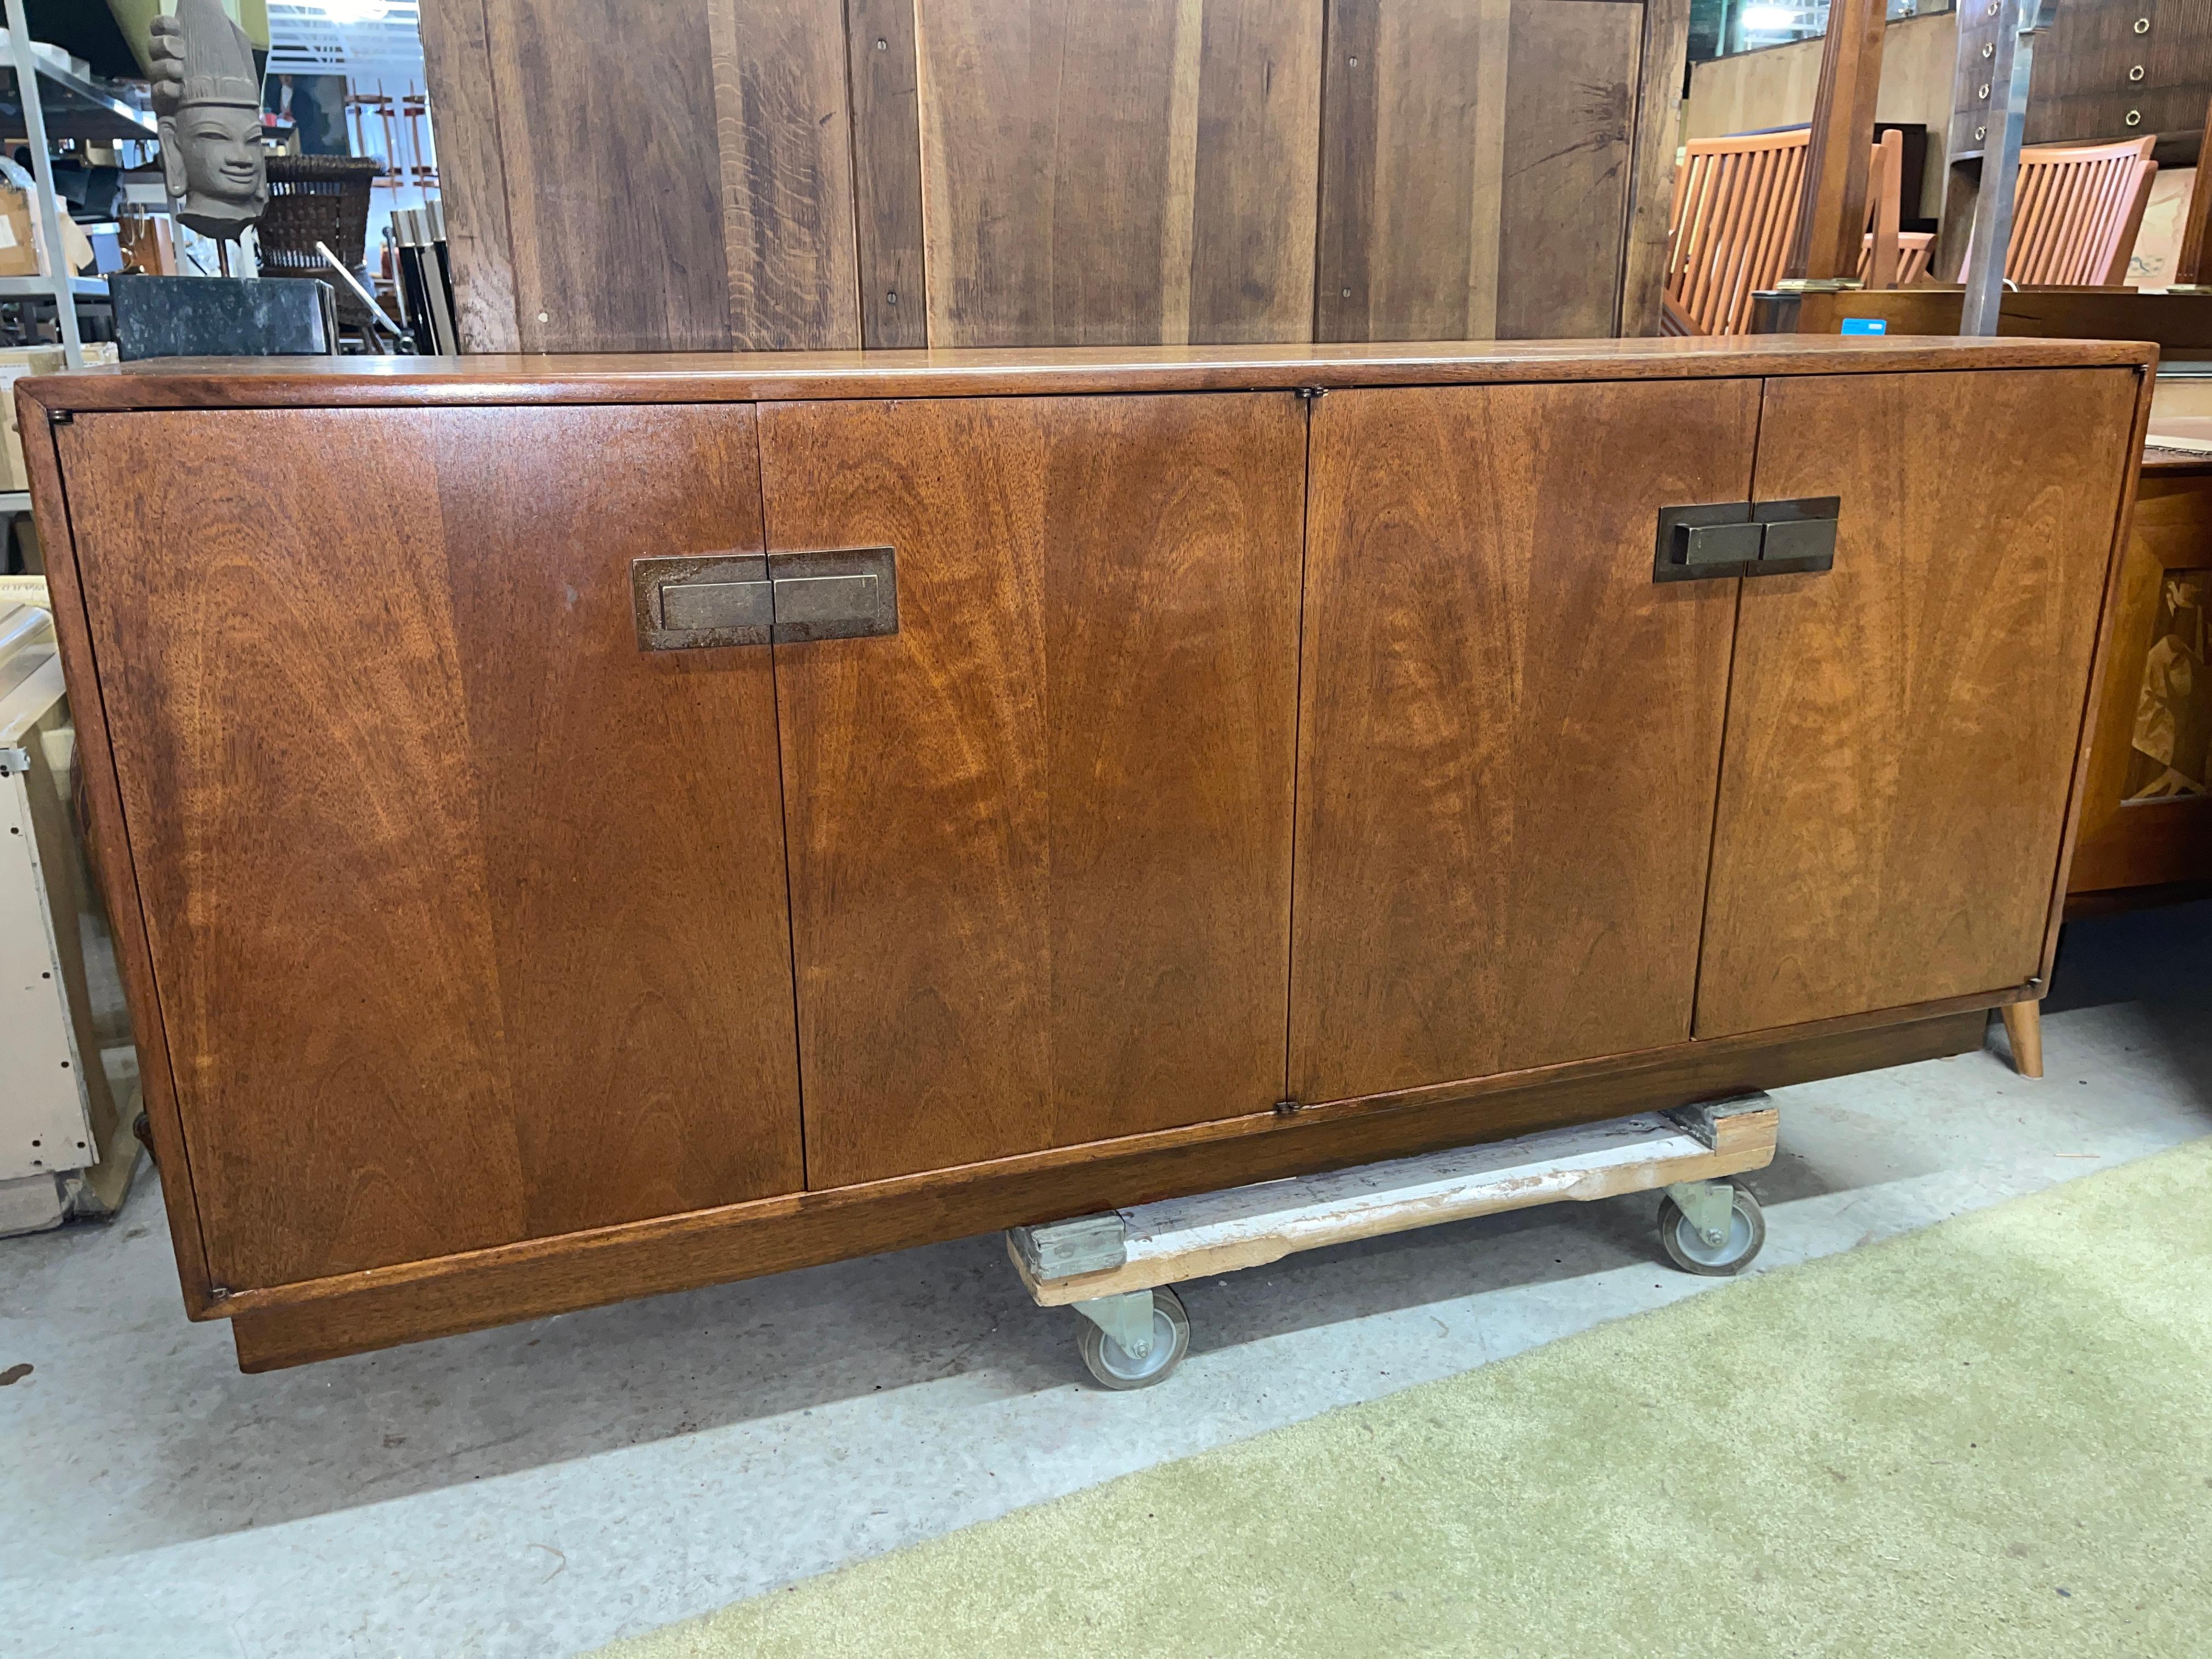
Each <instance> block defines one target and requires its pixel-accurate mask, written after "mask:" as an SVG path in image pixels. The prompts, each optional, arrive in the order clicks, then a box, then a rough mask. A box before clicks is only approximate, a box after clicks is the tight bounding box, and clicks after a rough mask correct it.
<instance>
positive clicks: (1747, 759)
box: [1698, 370, 2137, 1037]
mask: <svg viewBox="0 0 2212 1659" xmlns="http://www.w3.org/2000/svg"><path fill="white" fill-rule="evenodd" d="M2136 384H2137V381H2136V375H2134V374H2130V373H2127V372H2124V371H2099V370H2055V371H2051V372H2047V373H2008V374H1981V375H1973V376H1968V375H1963V374H1911V375H1895V376H1882V377H1877V378H1873V379H1869V380H1854V381H1851V382H1848V383H1846V382H1841V381H1832V380H1775V381H1769V382H1768V384H1767V389H1766V396H1765V412H1764V415H1763V416H1762V421H1761V426H1760V433H1759V470H1758V484H1757V489H1758V496H1759V499H1761V500H1784V499H1789V498H1792V497H1796V496H1811V495H1839V496H1840V497H1841V498H1842V501H1843V513H1842V520H1841V525H1840V527H1839V530H1838V538H1837V548H1836V562H1835V568H1834V569H1832V570H1830V571H1826V572H1823V573H1820V574H1810V575H1801V576H1772V577H1762V578H1759V579H1758V580H1753V581H1748V582H1747V583H1745V584H1744V592H1743V601H1742V609H1741V623H1740V626H1739V629H1738V632H1737V640H1736V651H1735V671H1734V675H1733V679H1732V684H1731V690H1730V694H1729V729H1728V746H1727V759H1726V763H1725V765H1724V767H1723V775H1722V783H1721V798H1720V811H1719V817H1718V821H1717V825H1716V829H1715V836H1714V853H1713V880H1712V896H1711V905H1710V909H1709V913H1708V917H1707V921H1706V928H1705V951H1704V965H1703V969H1702V976H1701V979H1700V981H1699V994H1698V1035H1699V1036H1701V1037H1705V1036H1723V1035H1726V1034H1729V1033H1732V1032H1742V1031H1753V1030H1764V1029H1766V1028H1768V1027H1772V1026H1781V1025H1788V1024H1794V1023H1796V1022H1798V1021H1801V1020H1808V1019H1820V1018H1828V1017H1830V1016H1833V1015H1842V1014H1849V1013H1854V1012H1861V1011H1864V1010H1872V1009H1881V1008H1892V1007H1899V1006H1905V1005H1907V1004H1911V1003H1917V1002H1922V1001H1926V1000H1933V999H1936V998H1940V997H1948V996H1954V995H1965V994H1971V993H1979V992H1984V991H1988V990H1991V989H1995V988H1997V987H2004V986H2008V985H2010V986H2017V985H2021V984H2022V983H2024V982H2025V981H2027V979H2028V978H2029V977H2031V976H2032V975H2037V974H2039V973H2040V972H2041V971H2042V969H2041V967H2040V965H2039V964H2040V963H2041V961H2042V957H2043V951H2044V943H2045V924H2046V921H2047V920H2048V918H2049V915H2050V913H2051V903H2052V898H2053V885H2054V883H2055V880H2056V878H2057V860H2058V853H2059V842H2060V836H2061V833H2062V831H2063V827H2064V823H2065V817H2066V811H2067V798H2068V789H2069V779H2070V778H2071V777H2072V776H2073V774H2074V769H2075V756H2076V753H2077V745H2078V744H2079V743H2080V741H2081V737H2082V720H2083V709H2084V705H2085V702H2086V696H2087V686H2088V677H2089V664H2090V659H2091V654H2092V652H2093V649H2094V647H2095V642H2096V637H2097V629H2098V618H2099V616H2100V611H2102V609H2103V605H2104V599H2105V590H2106V572H2107V568H2108V561H2109V558H2110V555H2111V550H2112V536H2113V530H2114V518H2115V515H2116V513H2117V512H2118V505H2119V499H2120V491H2121V489H2122V487H2123V483H2124V477H2125V474H2126V472H2127V471H2128V469H2129V467H2130V465H2131V464H2132V459H2133V458H2132V456H2131V455H2130V454H2129V453H2127V452H2128V450H2129V448H2130V440H2129V435H2130V432H2131V431H2132V429H2133V422H2134V416H2135V405H2136ZM2060 431H2063V432H2064V433H2065V434H2066V438H2067V441H2065V442H2064V443H2063V444H2049V443H2046V444H2033V445H2020V444H2008V443H1994V442H1991V441H1990V435H1991V434H1995V433H2022V432H2060ZM1903 432H1911V433H1915V434H1917V435H1918V436H1917V439H1916V441H1913V442H1911V443H1909V444H1899V442H1898V441H1896V438H1897V435H1898V434H1899V433H1903Z"/></svg>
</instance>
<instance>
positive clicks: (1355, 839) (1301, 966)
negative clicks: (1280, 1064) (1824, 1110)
mask: <svg viewBox="0 0 2212 1659" xmlns="http://www.w3.org/2000/svg"><path fill="white" fill-rule="evenodd" d="M1758 426H1759V382H1758V381H1756V380H1713V381H1707V382H1704V383H1702V384H1699V385H1697V386H1498V387H1487V386H1482V387H1478V386H1468V387H1457V388H1449V389H1427V390H1413V389H1406V390H1389V391H1364V392H1344V393H1341V394H1333V395H1331V396H1329V397H1328V398H1323V399H1322V401H1321V403H1320V404H1319V405H1318V406H1317V407H1316V411H1315V415H1314V429H1313V448H1312V462H1311V475H1310V486H1309V489H1310V503H1311V505H1310V519H1309V531H1308V534H1309V550H1308V555H1307V568H1306V582H1307V611H1306V627H1305V671H1304V678H1303V681H1302V699H1301V702H1302V708H1301V714H1300V720H1299V736H1300V749H1301V755H1300V771H1299V779H1298V842H1297V846H1298V871H1297V908H1296V915H1297V941H1296V945H1295V947H1294V949H1293V952H1292V957H1293V962H1294V969H1293V977H1292V982H1291V1094H1292V1095H1293V1097H1296V1098H1297V1099H1301V1100H1333V1099H1337V1098H1340V1097H1345V1096H1349V1095H1364V1094H1376V1093H1380V1092H1383V1091H1387V1090H1391V1089H1399V1088H1405V1087H1408V1086H1411V1085H1416V1084H1419V1083H1423V1082H1427V1081H1430V1080H1432V1079H1437V1078H1443V1077H1478V1076H1481V1075H1484V1074H1486V1073H1491V1072H1504V1071H1514V1070H1518V1069H1521V1068H1522V1067H1525V1066H1536V1065H1542V1064H1546V1063H1548V1062H1551V1061H1554V1060H1575V1059H1580V1058H1583V1057H1584V1056H1586V1055H1589V1054H1605V1053H1618V1052H1620V1051H1621V1050H1623V1049H1631V1048H1655V1047H1657V1046H1660V1045H1662V1044H1664V1043H1668V1042H1680V1041H1682V1040H1684V1039H1686V1037H1688V1036H1689V1035H1690V1006H1691V1000H1692V994H1693V991H1694V988H1695V986H1696V983H1697V975H1698V934H1699V925H1700V921H1701V919H1702V916H1703V914H1704V910H1705V854H1706V849H1707V848H1708V846H1709V845H1710V843H1711V830H1712V813H1713V793H1712V777H1713V774H1714V771H1715V769H1716V768H1717V766H1718V764H1719V761H1720V744H1721V721H1722V716H1723V710H1724V708H1726V705H1727V702H1728V677H1729V640H1730V637H1731V635H1733V634H1734V632H1735V601H1736V592H1735V590H1736V583H1735V581H1734V580H1723V581H1700V582H1668V583H1656V582H1654V581H1653V580H1651V545H1652V520H1653V518H1654V515H1655V513H1656V506H1655V504H1656V503H1660V502H1671V501H1743V500H1746V499H1748V497H1749V495H1750V489H1751V471H1752V445H1753V438H1754V436H1755V435H1756V433H1757V431H1758Z"/></svg>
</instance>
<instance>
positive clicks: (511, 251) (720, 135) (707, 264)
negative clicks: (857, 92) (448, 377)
mask: <svg viewBox="0 0 2212 1659" xmlns="http://www.w3.org/2000/svg"><path fill="white" fill-rule="evenodd" d="M475 3H477V0H441V6H443V7H451V8H453V9H456V10H459V11H461V12H464V13H465V11H466V9H468V8H469V7H470V6H471V5H472V4H475ZM481 5H482V10H483V19H484V30H483V46H481V48H478V47H477V46H476V44H475V38H474V36H473V35H472V33H471V32H470V31H468V30H467V29H466V28H465V27H460V26H459V25H458V24H456V23H453V22H441V24H440V25H438V26H437V27H433V28H431V29H429V30H428V32H427V33H426V41H427V42H428V45H429V46H431V47H432V48H433V51H432V53H431V56H430V58H429V62H428V67H429V70H430V73H431V76H432V80H433V86H434V90H435V94H436V102H437V107H438V110H439V120H440V126H439V131H440V135H441V143H440V163H441V167H446V168H447V169H449V170H451V171H453V173H454V175H455V185H456V195H457V197H459V200H460V203H461V204H463V206H464V208H465V219H466V221H467V223H466V224H465V229H466V230H467V231H468V232H469V233H470V237H471V240H469V241H467V242H466V243H465V244H464V245H463V246H461V247H459V249H457V256H458V257H459V258H462V259H463V261H464V264H463V268H462V270H461V273H460V278H461V279H460V281H459V295H457V302H458V303H459V305H460V307H461V309H462V311H463V313H464V314H465V315H466V316H469V317H471V318H472V319H481V318H482V316H483V313H485V311H486V309H487V307H488V306H489V305H491V304H493V303H495V301H496V300H497V299H499V298H501V297H505V295H506V294H507V288H511V299H509V300H508V303H510V304H511V305H512V307H513V311H514V314H515V331H514V338H515V340H516V341H517V342H519V343H520V348H521V349H523V350H526V351H682V350H709V351H711V350H725V349H730V348H732V347H735V348H737V349H752V350H794V349H836V348H839V347H849V346H857V345H859V344H860V296H859V288H858V256H857V254H856V252H855V247H854V235H855V231H854V199H853V168H852V139H851V132H850V121H849V111H848V93H847V88H846V61H845V59H846V52H845V31H844V13H843V8H842V3H841V0H680V3H674V0H671V3H664V4H655V5H650V6H635V5H623V4H621V3H619V0H561V3H558V4H555V3H550V0H481ZM463 21H472V20H469V19H464V20H463ZM478 79H482V80H488V81H489V84H490V86H491V87H492V88H494V89H495V94H496V97H495V100H494V101H493V102H492V103H491V104H490V105H489V106H486V105H485V102H484V100H483V99H482V98H480V97H478V96H477V95H476V94H473V93H472V92H471V91H469V90H468V89H467V88H468V87H469V85H470V83H471V81H472V80H478ZM495 190H496V191H498V192H500V197H501V204H502V206H503V210H504V224H503V226H502V225H500V224H497V223H495V216H493V215H492V214H490V213H489V212H487V211H485V210H483V207H482V206H481V205H480V204H483V203H484V202H485V201H486V200H487V199H488V198H489V195H490V193H491V192H492V191H495ZM502 232H503V234H504V235H505V237H506V239H507V246H505V247H504V248H499V247H496V246H492V245H491V244H490V243H489V241H488V240H485V239H488V238H489V237H491V236H493V235H495V234H501V233H502ZM501 253H504V254H505V255H506V256H507V258H508V260H509V261H510V262H511V266H512V270H511V273H502V272H501V270H499V269H498V256H499V255H500V254H501ZM503 275H508V276H511V283H509V284H508V285H507V288H502V285H501V276H503ZM479 285H483V287H484V288H485V289H486V290H487V291H484V292H472V291H471V290H476V289H478V288H479ZM475 326H477V328H478V329H479V330H481V329H482V328H483V323H482V322H481V320H479V321H478V322H477V323H476V325H475Z"/></svg>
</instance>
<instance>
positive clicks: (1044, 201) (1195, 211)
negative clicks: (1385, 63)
mask: <svg viewBox="0 0 2212 1659" xmlns="http://www.w3.org/2000/svg"><path fill="white" fill-rule="evenodd" d="M915 17H916V20H917V25H918V33H919V35H920V84H921V124H922V140H921V150H922V177H923V191H922V196H923V200H924V202H925V204H926V216H927V222H926V226H925V231H924V236H925V242H926V246H927V263H928V272H929V343H931V344H932V345H933V346H992V345H1085V344H1088V345H1115V344H1152V343H1183V342H1191V343H1234V342H1246V341H1277V340H1303V339H1307V338H1310V337H1311V330H1312V314H1313V310H1312V308H1313V234H1314V219H1313V214H1314V172H1315V167H1316V163H1317V160H1318V157H1317V153H1316V144H1315V135H1316V131H1317V127H1318V115H1317V110H1318V106H1319V100H1320V85H1321V75H1320V63H1319V53H1320V47H1321V0H1116V3H1115V4H1112V5H1098V4H1096V3H1085V0H915ZM864 159H865V158H864ZM876 285H877V284H875V283H871V287H874V286H876Z"/></svg>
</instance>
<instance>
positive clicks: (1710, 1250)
mask: <svg viewBox="0 0 2212 1659" xmlns="http://www.w3.org/2000/svg"><path fill="white" fill-rule="evenodd" d="M1765 1243H1766V1218H1765V1216H1764V1215H1762V1214H1761V1213H1760V1212H1759V1200H1757V1199H1755V1198H1753V1196H1752V1195H1751V1192H1750V1189H1749V1188H1745V1187H1738V1188H1736V1189H1735V1208H1734V1209H1733V1210H1731V1211H1730V1212H1729V1233H1728V1237H1727V1238H1726V1239H1724V1240H1723V1242H1722V1243H1718V1244H1711V1243H1706V1241H1705V1237H1704V1235H1703V1234H1701V1233H1699V1231H1698V1230H1697V1229H1696V1228H1695V1227H1692V1225H1690V1218H1689V1217H1687V1216H1686V1215H1684V1214H1683V1213H1682V1206H1680V1205H1679V1204H1677V1203H1675V1202H1674V1200H1673V1199H1672V1198H1662V1199H1661V1200H1659V1244H1660V1248H1661V1249H1664V1250H1665V1251H1666V1252H1667V1259H1668V1261H1671V1262H1673V1263H1674V1265H1675V1266H1676V1267H1680V1269H1681V1270H1682V1271H1683V1272H1684V1273H1704V1274H1705V1275H1706V1276H1708V1277H1710V1278H1714V1279H1725V1278H1728V1277H1729V1275H1731V1274H1733V1273H1741V1272H1742V1271H1743V1270H1744V1269H1745V1268H1746V1267H1749V1266H1751V1264H1752V1262H1753V1261H1755V1260H1756V1259H1757V1258H1758V1255H1759V1247H1760V1246H1761V1245H1763V1244H1765Z"/></svg>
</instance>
